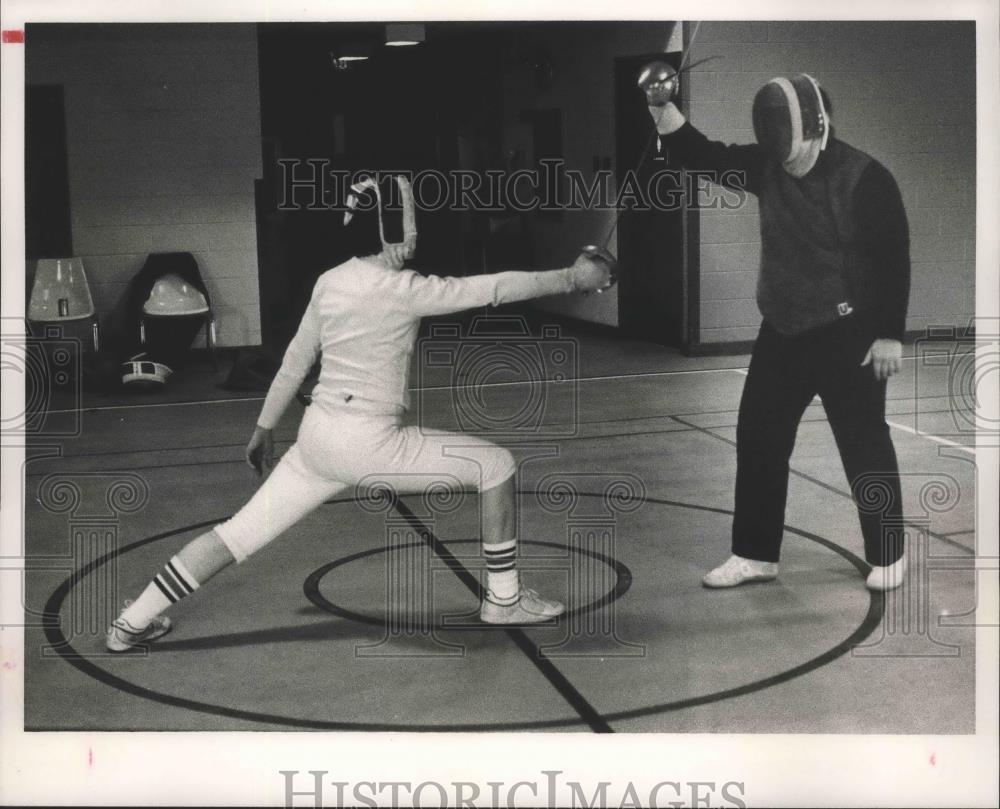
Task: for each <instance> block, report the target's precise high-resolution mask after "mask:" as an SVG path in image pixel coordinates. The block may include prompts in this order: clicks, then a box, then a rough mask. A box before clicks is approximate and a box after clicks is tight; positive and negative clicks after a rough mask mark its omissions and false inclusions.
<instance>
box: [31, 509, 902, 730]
mask: <svg viewBox="0 0 1000 809" xmlns="http://www.w3.org/2000/svg"><path fill="white" fill-rule="evenodd" d="M521 493H524V492H521ZM581 494H584V495H585V496H588V497H598V496H602V497H603V495H597V494H594V493H586V492H585V493H581ZM644 501H645V502H649V503H657V504H660V505H666V506H676V507H679V508H691V509H695V510H697V511H704V512H709V513H714V514H722V515H728V516H730V517H731V516H732V511H729V510H728V509H724V508H718V507H715V506H704V505H698V504H695V503H685V502H682V501H679V500H664V499H659V498H655V497H646V498H644ZM334 502H348V500H340V501H334ZM226 519H228V518H227V517H217V518H215V519H213V520H205V521H203V522H199V523H195V524H193V525H187V526H183V527H181V528H175V529H172V530H170V531H164V532H162V533H159V534H155V535H154V536H151V537H146V538H145V539H141V540H138V541H136V542H133V543H131V544H129V545H126V546H125V547H123V548H119V549H117V550H113V551H109V552H108V553H106V554H105V555H104V556H101V557H100V558H98V559H95V560H93V561H92V562H90V563H89V564H87V565H86V566H84V567H83V568H81V569H80V570H77V571H75V572H74V573H73V574H72V575H70V576H69V577H68V578H67V579H65V580H64V581H63V582H62V583H61V584H60V585H59V586H58V587H57V588H56V589H55V590H54V591H53V593H52V595H51V596H50V597H49V599H48V600H47V601H46V604H45V607H44V610H43V626H44V633H45V637H46V640H47V641H48V642H49V644H50V647H51V650H52V651H53V652H55V653H56V654H58V655H59V656H60V657H62V658H63V659H64V660H65V661H66V662H67V663H68V664H69V665H71V666H73V667H74V668H76V669H77V670H78V671H80V672H82V673H83V674H85V675H87V676H89V677H92V678H93V679H95V680H97V681H98V682H101V683H103V684H104V685H107V686H109V687H111V688H115V689H118V690H120V691H122V692H124V693H128V694H132V695H134V696H138V697H141V698H143V699H148V700H150V701H152V702H158V703H160V704H163V705H168V706H171V707H178V708H184V709H187V710H191V711H195V712H197V713H204V714H211V715H216V716H225V717H231V718H234V719H240V720H244V721H249V722H259V723H262V724H268V725H285V726H288V727H293V728H303V729H307V730H355V731H356V730H363V731H372V730H375V731H405V732H410V731H416V732H427V731H439V732H444V731H473V732H480V731H505V730H506V731H515V730H544V729H546V728H565V727H570V726H573V725H576V724H578V723H579V722H580V721H581V720H580V719H579V718H578V717H573V718H572V719H563V718H560V719H539V720H534V721H527V722H506V723H497V722H493V723H468V724H459V723H454V724H443V723H439V724H414V725H399V724H390V723H374V722H334V721H330V720H322V719H307V718H298V717H288V716H280V715H276V714H268V713H258V712H254V711H246V710H242V709H239V708H229V707H227V706H224V705H216V704H212V703H205V702H199V701H197V700H192V699H187V698H185V697H178V696H174V695H171V694H164V693H162V692H159V691H153V690H151V689H149V688H145V687H144V686H141V685H138V684H137V683H133V682H130V681H128V680H125V679H124V678H122V677H119V676H117V675H116V674H114V673H113V672H111V671H109V670H107V669H103V668H101V667H100V666H98V665H97V664H95V663H93V662H91V660H90V659H89V656H88V655H87V654H86V653H83V654H81V653H80V652H78V651H77V650H76V649H75V648H74V647H73V645H72V643H70V641H69V639H67V638H66V636H65V635H64V634H63V632H62V628H61V619H60V614H61V610H62V606H63V603H64V602H65V600H66V598H67V597H68V596H69V594H70V592H71V591H72V589H73V588H74V587H75V586H76V585H77V584H78V583H79V582H80V581H82V580H83V579H84V578H85V577H86V576H87V575H89V574H91V573H93V572H94V571H95V570H96V569H97V568H99V567H100V566H101V565H104V564H107V563H108V562H109V561H110V560H111V559H113V558H115V557H116V556H118V555H120V554H123V553H128V552H130V551H133V550H136V549H137V548H141V547H143V546H145V545H148V544H149V543H151V542H156V541H159V540H163V539H167V538H170V537H173V536H177V535H178V534H183V533H186V532H188V531H193V530H196V529H198V528H203V527H206V526H209V525H217V524H218V523H220V522H224V521H225V520H226ZM785 529H786V530H787V531H790V532H791V533H793V534H797V535H799V536H802V537H804V538H806V539H809V540H812V541H815V542H818V543H819V544H821V545H824V546H825V547H827V548H829V549H830V550H832V551H834V552H835V553H836V554H838V555H839V556H841V557H843V558H844V559H846V560H847V561H848V562H850V563H851V565H853V566H854V567H855V568H856V569H857V570H858V571H859V572H860V573H862V574H864V573H866V571H867V565H866V564H865V562H863V561H862V560H861V559H859V558H858V557H856V556H855V555H854V554H852V553H851V552H850V551H848V550H847V549H846V548H842V547H841V546H839V545H837V544H836V543H834V542H831V541H829V540H826V539H824V538H823V537H820V536H818V535H816V534H812V533H809V532H807V531H802V530H800V529H798V528H795V527H794V526H789V525H786V526H785ZM868 594H869V605H868V611H867V614H866V616H865V618H864V620H863V621H862V623H861V625H860V626H859V627H858V628H857V629H855V630H854V631H853V632H852V633H851V635H850V636H849V637H848V638H846V639H845V640H843V641H841V642H840V643H839V644H837V645H836V646H834V647H833V648H832V649H830V650H828V651H826V652H823V653H822V654H820V655H818V656H817V657H815V658H813V659H812V660H809V661H806V662H805V663H803V664H800V665H799V666H795V667H794V668H792V669H788V670H787V671H784V672H779V673H778V674H775V675H772V676H771V677H767V678H765V679H763V680H757V681H755V682H752V683H746V684H744V685H740V686H736V687H735V688H730V689H726V690H723V691H716V692H712V693H708V694H701V695H699V696H696V697H687V698H684V699H682V700H675V701H674V702H666V703H660V704H657V705H647V706H643V707H640V708H632V709H628V710H625V711H616V712H613V713H607V714H605V715H604V716H603V719H604V720H605V721H606V722H612V721H616V720H619V719H633V718H636V717H640V716H649V715H652V714H658V713H667V712H671V711H676V710H679V709H681V708H686V707H691V706H693V705H707V704H709V703H712V702H717V701H720V700H724V699H729V698H732V697H736V696H743V695H745V694H749V693H752V692H755V691H760V690H762V689H765V688H769V687H771V686H773V685H777V684H778V683H782V682H786V681H788V680H790V679H793V678H794V677H800V676H802V675H803V674H806V673H808V672H810V671H813V670H814V669H817V668H819V667H820V666H822V665H825V664H826V663H829V662H831V661H832V660H834V659H836V658H838V657H841V656H842V655H844V654H847V653H848V652H849V651H850V650H851V649H852V648H853V646H854V645H857V644H859V643H861V642H862V641H864V640H865V639H866V638H867V637H868V636H869V635H870V634H871V633H872V632H874V630H875V629H876V628H877V627H878V625H879V623H880V621H881V616H882V611H883V608H884V604H885V597H884V594H882V593H875V592H874V591H869V593H868ZM102 648H103V647H102ZM25 729H26V730H50V729H55V730H87V731H91V730H94V728H93V727H86V728H83V727H81V728H76V727H73V728H70V727H60V728H47V727H41V726H39V727H33V726H30V725H29V724H27V723H26V727H25ZM122 729H123V728H117V730H122ZM124 729H126V730H149V729H150V728H148V727H134V728H124Z"/></svg>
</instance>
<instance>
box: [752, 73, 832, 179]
mask: <svg viewBox="0 0 1000 809" xmlns="http://www.w3.org/2000/svg"><path fill="white" fill-rule="evenodd" d="M753 131H754V134H755V135H756V136H757V142H758V143H759V144H760V145H761V147H762V148H763V149H764V151H765V153H766V154H767V155H768V157H770V158H771V159H772V160H775V161H777V162H778V163H781V165H782V166H783V167H784V169H785V171H787V172H788V173H789V174H791V175H792V176H793V177H803V176H805V175H806V174H807V173H808V172H809V171H810V170H811V169H812V167H813V166H814V165H816V160H817V159H818V158H819V153H820V152H821V151H823V149H825V148H826V142H827V139H828V138H829V136H830V120H829V116H828V114H827V111H826V108H825V106H824V105H823V97H822V95H821V94H820V89H819V84H818V83H817V82H816V80H815V79H814V78H813V77H812V76H809V75H807V74H806V73H800V74H799V75H797V76H793V77H791V78H785V77H784V76H779V77H778V78H775V79H771V81H769V82H768V83H767V84H765V85H764V86H763V87H761V88H760V90H758V91H757V95H756V96H755V97H754V100H753Z"/></svg>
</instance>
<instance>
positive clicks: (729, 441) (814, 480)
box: [671, 416, 975, 554]
mask: <svg viewBox="0 0 1000 809" xmlns="http://www.w3.org/2000/svg"><path fill="white" fill-rule="evenodd" d="M671 418H672V419H673V420H674V421H677V422H679V423H681V424H684V425H686V426H688V427H691V428H692V429H695V430H697V431H698V432H700V433H704V434H705V435H707V436H709V437H710V438H714V439H715V440H717V441H723V442H725V443H726V444H729V446H731V447H735V446H736V442H735V441H733V440H732V439H729V438H726V437H725V436H722V435H719V434H718V433H714V432H712V431H711V430H710V429H708V428H707V427H699V426H698V425H697V424H692V423H691V422H690V421H685V420H684V419H682V418H680V417H679V416H671ZM788 471H789V472H790V473H791V474H793V475H795V476H796V477H799V478H802V479H803V480H808V481H809V482H810V483H815V484H816V485H817V486H819V487H821V488H823V489H826V490H827V491H830V492H833V493H834V494H839V495H840V496H841V497H846V498H847V499H848V500H850V501H851V502H852V503H853V502H854V498H853V497H852V496H851V493H850V492H845V491H844V490H843V489H838V488H837V487H836V486H833V485H831V484H829V483H827V482H826V481H824V480H820V479H819V478H816V477H813V476H812V475H809V474H807V473H805V472H800V471H799V470H798V469H794V468H792V466H791V465H789V467H788ZM903 525H908V526H909V527H910V528H916V529H917V530H918V531H924V530H926V531H927V535H928V536H932V537H934V539H936V540H939V541H940V542H943V543H945V544H946V545H951V546H952V547H953V548H958V549H959V550H962V551H965V552H966V553H971V554H975V550H973V549H972V548H970V547H968V546H967V545H963V544H962V543H961V542H956V541H955V540H954V539H950V538H949V537H948V535H947V534H940V533H938V532H937V531H931V530H930V529H928V528H925V527H924V526H922V525H916V524H915V523H912V522H908V521H906V520H903Z"/></svg>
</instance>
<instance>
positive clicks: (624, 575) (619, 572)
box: [302, 539, 632, 631]
mask: <svg viewBox="0 0 1000 809" xmlns="http://www.w3.org/2000/svg"><path fill="white" fill-rule="evenodd" d="M441 544H442V545H444V546H445V547H446V548H451V547H453V546H456V545H478V544H479V540H478V539H452V540H442V543H441ZM518 544H519V545H530V546H532V547H536V548H552V549H554V550H557V551H562V552H564V553H565V552H566V551H569V552H570V553H572V554H574V555H576V556H580V557H586V558H590V559H593V560H595V561H596V562H598V563H599V564H601V565H604V566H606V567H607V568H608V569H609V571H610V572H611V573H613V574H614V584H613V585H612V587H611V589H610V590H608V591H607V592H606V593H603V594H602V595H600V596H598V597H597V598H595V599H593V600H592V601H589V602H587V603H586V604H580V605H578V606H575V607H570V609H568V610H566V612H565V614H564V616H563V618H562V620H567V619H569V618H575V617H578V616H580V615H585V614H587V613H588V612H594V611H595V610H598V609H601V608H602V607H606V606H608V604H611V603H612V602H614V601H617V600H618V599H619V598H621V597H622V596H623V595H625V593H626V592H628V589H629V587H631V586H632V571H631V570H629V569H628V567H626V566H625V565H624V564H622V563H621V562H620V561H618V560H617V559H615V558H613V557H611V556H608V555H606V554H603V553H600V552H598V551H594V550H588V549H586V548H575V547H571V546H570V547H568V546H566V545H559V544H557V543H555V542H543V541H541V540H530V539H528V540H519V543H518ZM419 547H426V545H425V543H423V542H407V543H405V544H403V545H397V546H396V547H395V548H393V549H392V550H393V551H401V550H406V549H408V548H419ZM389 551H390V549H389V548H386V547H380V548H371V549H370V550H367V551H360V552H358V553H352V554H351V555H350V556H345V557H343V558H341V559H335V560H334V561H332V562H328V563H327V564H325V565H323V566H322V567H320V568H318V569H317V570H315V571H313V572H312V573H310V574H309V577H308V578H307V579H306V581H305V584H303V586H302V591H303V593H304V594H305V597H306V598H308V599H309V600H310V601H311V602H312V603H313V604H315V605H316V606H317V607H319V608H320V609H321V610H323V611H324V612H329V613H331V614H332V615H337V616H339V617H341V618H346V619H347V620H349V621H354V622H356V623H359V624H368V625H369V626H378V627H383V628H384V627H386V626H387V625H388V624H389V623H390V621H392V620H393V619H394V618H398V617H399V616H385V615H368V614H366V613H362V612H357V611H356V610H350V609H347V608H346V607H343V606H341V605H339V604H335V603H334V602H333V601H331V600H330V599H328V598H327V597H326V596H324V595H323V593H322V592H321V591H320V583H321V582H322V581H323V579H324V578H325V577H326V576H327V575H328V574H329V573H332V572H333V571H334V570H336V569H338V568H342V567H346V566H347V565H349V564H351V563H353V562H358V561H360V560H364V559H371V558H373V557H376V556H382V555H384V554H386V553H389ZM428 628H430V627H428ZM494 628H497V627H495V626H490V625H489V624H483V623H480V622H479V621H478V620H476V621H471V620H457V619H454V620H443V621H438V622H437V623H436V624H435V625H434V627H433V629H435V630H443V631H448V630H451V631H454V630H459V629H494Z"/></svg>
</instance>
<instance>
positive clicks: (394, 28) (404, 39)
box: [385, 23, 426, 48]
mask: <svg viewBox="0 0 1000 809" xmlns="http://www.w3.org/2000/svg"><path fill="white" fill-rule="evenodd" d="M425 36H426V32H425V31H424V26H423V23H389V24H388V25H386V27H385V44H386V45H388V46H389V47H394V48H395V47H401V46H406V45H419V44H420V43H422V42H423V41H424V39H425Z"/></svg>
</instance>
